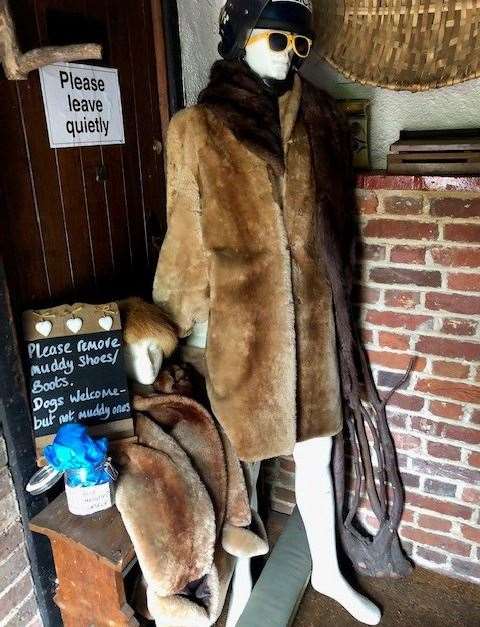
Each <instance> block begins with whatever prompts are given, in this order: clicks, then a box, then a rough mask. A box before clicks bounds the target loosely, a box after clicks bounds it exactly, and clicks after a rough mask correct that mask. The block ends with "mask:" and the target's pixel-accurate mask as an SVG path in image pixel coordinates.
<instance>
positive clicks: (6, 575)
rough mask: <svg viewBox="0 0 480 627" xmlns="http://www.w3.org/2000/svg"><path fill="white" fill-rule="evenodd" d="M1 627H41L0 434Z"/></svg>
mask: <svg viewBox="0 0 480 627" xmlns="http://www.w3.org/2000/svg"><path fill="white" fill-rule="evenodd" d="M0 625H1V626H2V627H41V625H42V621H41V619H40V615H39V613H38V607H37V601H36V598H35V592H34V589H33V580H32V576H31V574H30V563H29V561H28V556H27V551H26V548H25V537H24V533H23V527H22V523H21V522H20V514H19V511H18V505H17V497H16V495H15V489H14V487H13V483H12V478H11V476H10V471H9V469H8V462H7V453H6V449H5V442H4V439H3V437H2V435H1V433H0Z"/></svg>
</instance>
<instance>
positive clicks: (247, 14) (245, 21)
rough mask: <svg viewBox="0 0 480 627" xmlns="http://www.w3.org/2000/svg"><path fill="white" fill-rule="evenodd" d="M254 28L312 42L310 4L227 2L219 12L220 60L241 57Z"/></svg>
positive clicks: (296, 0)
mask: <svg viewBox="0 0 480 627" xmlns="http://www.w3.org/2000/svg"><path fill="white" fill-rule="evenodd" d="M254 28H272V29H277V30H285V31H289V32H292V33H297V34H299V35H306V36H307V37H311V38H312V39H313V36H314V31H313V10H312V0H227V2H226V4H225V6H224V7H223V8H222V10H221V11H220V37H221V38H222V39H221V42H220V44H219V46H218V52H219V53H220V54H221V56H222V57H223V58H224V59H237V58H239V57H241V56H243V53H244V50H245V44H246V43H247V41H248V38H249V37H250V33H251V32H252V30H253V29H254Z"/></svg>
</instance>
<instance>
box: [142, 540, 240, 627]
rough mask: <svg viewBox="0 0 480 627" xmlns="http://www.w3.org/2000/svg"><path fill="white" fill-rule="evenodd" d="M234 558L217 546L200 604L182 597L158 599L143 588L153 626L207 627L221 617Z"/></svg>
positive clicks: (157, 596)
mask: <svg viewBox="0 0 480 627" xmlns="http://www.w3.org/2000/svg"><path fill="white" fill-rule="evenodd" d="M234 566H235V559H234V558H233V557H232V556H231V555H229V554H227V553H226V552H225V551H224V550H223V549H222V547H221V546H217V548H216V550H215V557H214V563H213V566H212V568H211V570H210V572H209V573H208V575H207V577H206V580H205V582H204V585H205V587H206V588H207V590H208V596H207V598H206V599H205V600H204V601H203V604H202V603H199V602H197V601H196V600H195V599H192V598H191V597H189V596H186V595H172V596H167V597H161V596H160V595H158V594H156V593H155V591H154V590H152V589H150V588H148V589H147V602H148V607H149V610H150V613H151V615H152V616H153V618H154V620H155V624H156V626H157V627H209V626H210V625H214V624H215V622H216V621H217V619H218V617H219V616H220V614H221V611H222V608H223V605H224V602H225V597H226V594H227V590H228V586H229V584H230V579H231V577H232V574H233V569H234Z"/></svg>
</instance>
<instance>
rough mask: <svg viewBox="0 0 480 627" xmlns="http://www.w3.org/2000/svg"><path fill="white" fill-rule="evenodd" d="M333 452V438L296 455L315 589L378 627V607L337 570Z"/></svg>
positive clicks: (309, 443) (304, 446) (310, 443)
mask: <svg viewBox="0 0 480 627" xmlns="http://www.w3.org/2000/svg"><path fill="white" fill-rule="evenodd" d="M331 452H332V438H330V437H323V438H313V439H311V440H306V441H305V442H299V443H297V444H296V445H295V448H294V451H293V457H294V459H295V464H296V469H295V496H296V500H297V505H298V509H299V511H300V514H301V516H302V520H303V523H304V525H305V530H306V532H307V538H308V545H309V547H310V554H311V556H312V580H311V581H312V587H313V588H314V589H315V590H317V591H318V592H321V593H322V594H325V595H326V596H328V597H330V598H332V599H334V600H335V601H338V603H340V605H342V606H343V607H344V608H345V609H346V610H347V612H349V613H350V614H351V615H352V616H353V617H354V618H355V619H356V620H358V621H360V622H361V623H365V624H367V625H378V623H379V622H380V618H381V612H380V610H379V609H378V607H377V606H376V605H374V604H373V603H372V602H371V601H369V600H368V599H367V598H365V597H363V596H362V595H361V594H359V593H358V592H356V591H355V590H354V589H353V588H352V587H351V586H350V585H349V584H348V583H347V581H346V580H345V579H344V577H343V575H342V573H341V572H340V568H339V566H338V558H337V548H336V539H335V500H334V495H333V482H332V476H331V472H330V460H331Z"/></svg>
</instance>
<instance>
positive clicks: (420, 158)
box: [388, 151, 480, 163]
mask: <svg viewBox="0 0 480 627" xmlns="http://www.w3.org/2000/svg"><path fill="white" fill-rule="evenodd" d="M388 158H389V159H390V161H391V162H392V163H408V162H414V163H444V162H447V161H448V162H451V163H477V162H478V161H480V152H474V151H459V152H454V151H451V152H447V151H442V152H421V151H416V152H405V153H404V152H402V153H397V154H389V155H388Z"/></svg>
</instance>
